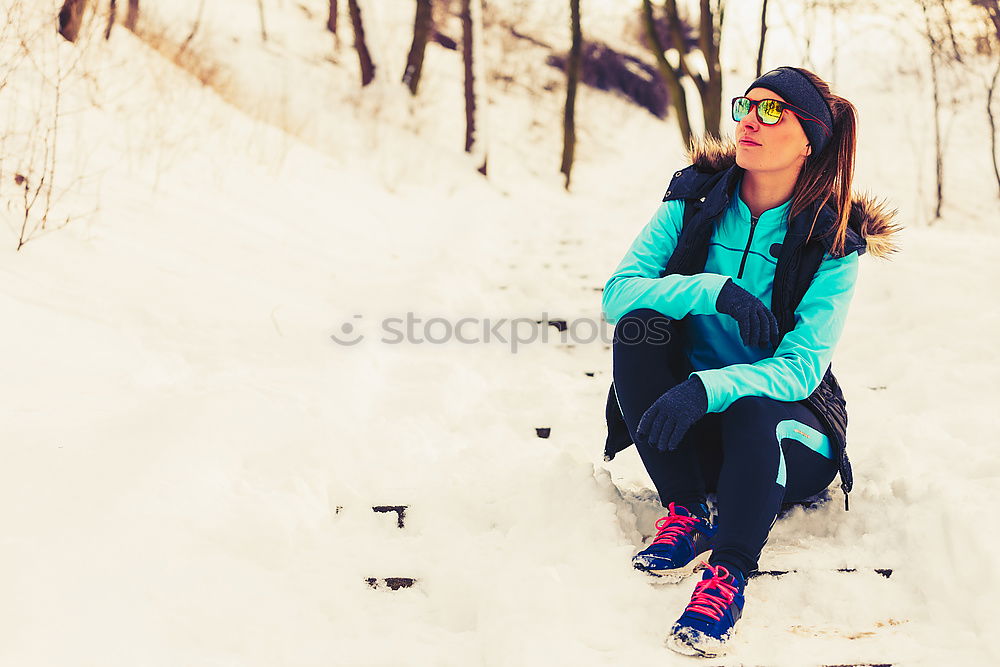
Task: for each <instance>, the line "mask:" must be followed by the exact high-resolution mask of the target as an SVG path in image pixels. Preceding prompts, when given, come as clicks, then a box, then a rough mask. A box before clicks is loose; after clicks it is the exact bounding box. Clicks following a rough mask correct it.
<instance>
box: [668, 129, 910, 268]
mask: <svg viewBox="0 0 1000 667" xmlns="http://www.w3.org/2000/svg"><path fill="white" fill-rule="evenodd" d="M687 159H688V161H689V162H690V163H691V165H692V166H693V167H694V169H696V170H697V171H699V172H702V173H710V174H714V173H718V172H721V171H724V170H726V169H728V168H730V167H732V166H733V165H734V164H736V144H735V142H733V141H725V140H718V139H711V138H708V139H704V140H702V141H699V142H693V143H692V145H691V147H690V148H688V150H687ZM680 173H681V172H678V174H680ZM675 176H676V175H675ZM671 187H673V186H671ZM668 192H669V191H668ZM897 213H898V211H897V210H896V209H891V208H889V205H888V204H887V202H886V201H884V200H879V199H877V198H876V197H874V196H873V195H871V194H869V193H867V192H865V193H859V192H853V193H852V196H851V215H850V217H849V218H848V223H847V224H848V227H850V231H853V232H854V233H855V234H857V236H858V237H859V239H860V240H861V241H863V243H864V249H865V251H866V252H868V253H870V254H871V255H872V256H873V257H883V258H886V257H889V256H890V255H892V254H894V253H896V252H898V251H899V232H900V231H902V226H900V225H899V224H898V223H897V222H896V221H895V220H894V218H895V216H896V214H897Z"/></svg>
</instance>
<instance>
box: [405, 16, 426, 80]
mask: <svg viewBox="0 0 1000 667" xmlns="http://www.w3.org/2000/svg"><path fill="white" fill-rule="evenodd" d="M430 27H431V0H417V15H416V17H415V18H414V19H413V43H412V44H411V45H410V54H409V56H407V58H406V70H405V71H404V72H403V83H405V84H406V85H407V87H408V88H409V89H410V93H411V94H413V95H416V94H417V86H418V85H419V84H420V71H421V70H422V69H423V66H424V50H425V49H426V48H427V35H428V32H429V31H430Z"/></svg>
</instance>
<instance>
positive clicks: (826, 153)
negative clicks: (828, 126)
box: [788, 67, 858, 256]
mask: <svg viewBox="0 0 1000 667" xmlns="http://www.w3.org/2000/svg"><path fill="white" fill-rule="evenodd" d="M794 69H797V70H798V71H799V72H801V73H802V74H803V75H804V76H805V77H806V78H808V79H809V80H810V81H811V82H812V83H813V85H814V86H816V89H817V90H818V91H819V93H820V95H822V96H823V100H824V101H826V103H827V105H828V106H829V107H830V111H831V113H832V114H833V136H832V137H831V138H830V140H829V142H828V143H827V145H826V146H825V147H824V148H823V150H822V151H820V152H819V153H818V154H817V153H816V147H815V146H813V153H812V154H811V155H809V157H807V158H806V161H805V164H803V165H802V170H801V171H800V172H799V177H798V179H797V180H796V181H795V188H794V189H793V190H792V205H791V210H790V211H789V212H788V214H789V217H795V216H796V215H798V214H799V213H800V212H801V211H804V210H806V209H808V208H809V207H810V206H812V205H814V204H815V205H816V213H815V215H814V216H813V221H812V226H810V228H809V236H810V237H812V231H813V228H815V226H816V220H817V219H818V218H819V214H820V211H821V210H822V209H823V207H824V206H825V205H826V204H827V203H828V202H830V203H831V204H832V206H833V210H834V212H835V213H836V216H837V223H836V224H835V225H834V228H833V230H832V233H833V243H832V244H831V253H832V254H833V255H835V256H839V255H841V254H843V252H844V240H845V238H846V237H847V221H848V218H849V217H850V215H851V182H852V181H853V180H854V151H855V148H856V147H857V125H858V110H857V109H856V108H855V107H854V105H853V104H851V103H850V102H849V101H848V100H846V99H844V98H843V97H840V96H839V95H834V94H833V93H831V92H830V85H829V84H828V83H827V82H826V81H824V80H823V79H821V78H819V77H818V76H817V75H816V74H814V73H812V72H810V71H809V70H807V69H804V68H801V67H796V68H794Z"/></svg>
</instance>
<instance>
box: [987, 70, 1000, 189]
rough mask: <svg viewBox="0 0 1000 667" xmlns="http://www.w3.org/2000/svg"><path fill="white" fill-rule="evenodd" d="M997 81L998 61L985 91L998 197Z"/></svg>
mask: <svg viewBox="0 0 1000 667" xmlns="http://www.w3.org/2000/svg"><path fill="white" fill-rule="evenodd" d="M997 79H1000V61H997V68H996V69H995V70H993V79H992V80H991V81H990V87H989V88H988V89H987V91H986V116H987V118H989V121H990V157H991V158H993V174H994V175H995V176H996V177H997V194H998V195H1000V165H997V122H996V118H994V116H993V106H992V105H993V91H994V90H996V87H997Z"/></svg>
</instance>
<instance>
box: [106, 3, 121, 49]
mask: <svg viewBox="0 0 1000 667" xmlns="http://www.w3.org/2000/svg"><path fill="white" fill-rule="evenodd" d="M117 11H118V3H117V2H115V0H111V4H110V5H109V6H108V27H107V28H106V29H105V31H104V39H105V40H109V39H111V28H112V26H114V24H115V14H116V13H117Z"/></svg>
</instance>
